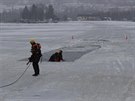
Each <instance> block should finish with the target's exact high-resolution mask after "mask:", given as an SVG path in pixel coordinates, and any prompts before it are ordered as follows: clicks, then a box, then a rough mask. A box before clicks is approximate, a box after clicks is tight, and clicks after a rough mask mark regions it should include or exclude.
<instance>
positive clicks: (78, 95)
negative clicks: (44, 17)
mask: <svg viewBox="0 0 135 101" xmlns="http://www.w3.org/2000/svg"><path fill="white" fill-rule="evenodd" d="M31 38H32V39H33V38H34V39H35V40H36V41H38V42H39V43H41V45H42V52H43V54H44V60H45V61H43V62H42V63H41V64H40V70H41V73H40V75H39V76H38V77H33V76H32V74H33V69H32V66H30V67H29V68H28V70H27V71H26V73H25V74H24V75H23V77H22V78H21V79H20V80H19V81H18V82H16V83H15V84H14V85H11V86H8V87H5V88H0V101H134V100H135V23H134V22H117V21H113V22H111V21H100V22H98V21H95V22H92V21H91V22H66V23H65V22H62V23H46V24H21V23H18V24H10V23H5V24H4V23H1V24H0V57H1V58H0V87H1V86H3V85H6V84H9V83H11V82H13V81H15V80H16V79H17V78H18V77H19V76H20V75H21V74H22V73H23V71H24V70H25V69H26V67H27V66H26V62H27V61H20V60H23V59H25V58H27V57H29V56H30V48H31V46H30V44H29V40H30V39H31ZM56 49H62V50H63V51H64V53H63V57H64V58H65V60H67V61H65V62H58V63H56V62H47V61H46V60H47V59H48V58H49V55H51V54H52V53H53V52H55V50H56ZM48 54H49V55H48ZM70 60H71V61H70Z"/></svg>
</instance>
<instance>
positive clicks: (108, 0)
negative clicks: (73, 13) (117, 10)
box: [0, 0, 135, 10]
mask: <svg viewBox="0 0 135 101" xmlns="http://www.w3.org/2000/svg"><path fill="white" fill-rule="evenodd" d="M33 3H42V4H53V5H54V7H55V8H56V9H59V10H61V9H62V8H64V7H70V6H72V7H78V6H84V7H93V8H95V9H108V8H113V7H124V8H129V7H133V6H134V7H135V0H0V5H4V6H3V7H5V5H6V6H7V7H15V6H24V5H31V4H33ZM0 9H2V7H1V8H0Z"/></svg>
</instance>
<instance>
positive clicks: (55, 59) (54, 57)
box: [49, 50, 64, 62]
mask: <svg viewBox="0 0 135 101" xmlns="http://www.w3.org/2000/svg"><path fill="white" fill-rule="evenodd" d="M62 52H63V51H62V50H57V51H56V52H55V53H54V54H52V55H51V57H50V59H49V61H50V62H60V61H64V59H63V55H62Z"/></svg>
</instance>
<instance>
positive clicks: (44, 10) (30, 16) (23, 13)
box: [0, 4, 58, 23]
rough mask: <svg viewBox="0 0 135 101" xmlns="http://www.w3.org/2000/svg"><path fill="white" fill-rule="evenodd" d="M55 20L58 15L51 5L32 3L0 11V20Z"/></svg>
mask: <svg viewBox="0 0 135 101" xmlns="http://www.w3.org/2000/svg"><path fill="white" fill-rule="evenodd" d="M49 20H51V21H56V20H58V17H57V16H56V15H55V11H54V8H53V6H52V5H48V6H45V5H43V4H37V5H36V4H33V5H32V6H25V7H24V8H23V9H12V10H9V11H3V12H2V13H0V21H1V22H27V23H29V22H43V21H46V22H47V21H49Z"/></svg>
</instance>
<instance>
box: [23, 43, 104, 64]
mask: <svg viewBox="0 0 135 101" xmlns="http://www.w3.org/2000/svg"><path fill="white" fill-rule="evenodd" d="M99 48H101V46H100V45H90V46H89V47H85V46H76V47H66V48H61V50H63V59H64V60H65V61H64V62H74V61H75V60H78V59H79V58H81V57H82V56H83V55H85V54H87V53H89V52H92V51H94V50H96V49H99ZM55 51H56V50H52V51H49V52H45V53H43V56H42V61H45V62H48V60H49V58H50V57H51V55H52V54H54V53H55ZM20 61H28V59H22V60H20Z"/></svg>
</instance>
